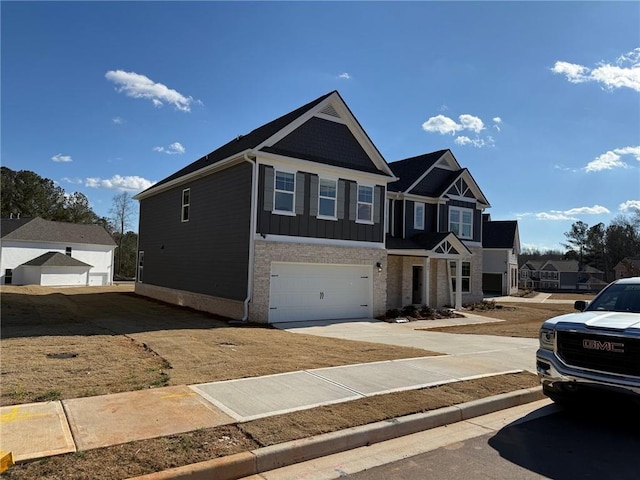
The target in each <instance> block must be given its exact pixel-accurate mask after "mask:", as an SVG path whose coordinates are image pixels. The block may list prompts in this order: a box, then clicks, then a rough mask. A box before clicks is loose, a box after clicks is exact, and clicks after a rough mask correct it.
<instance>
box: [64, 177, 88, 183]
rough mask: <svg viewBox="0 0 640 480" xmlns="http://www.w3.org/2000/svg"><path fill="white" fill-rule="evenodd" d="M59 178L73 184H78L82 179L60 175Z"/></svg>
mask: <svg viewBox="0 0 640 480" xmlns="http://www.w3.org/2000/svg"><path fill="white" fill-rule="evenodd" d="M60 180H62V181H63V182H66V183H71V184H73V185H80V184H82V183H83V181H82V179H81V178H77V177H76V178H69V177H62V178H61V179H60Z"/></svg>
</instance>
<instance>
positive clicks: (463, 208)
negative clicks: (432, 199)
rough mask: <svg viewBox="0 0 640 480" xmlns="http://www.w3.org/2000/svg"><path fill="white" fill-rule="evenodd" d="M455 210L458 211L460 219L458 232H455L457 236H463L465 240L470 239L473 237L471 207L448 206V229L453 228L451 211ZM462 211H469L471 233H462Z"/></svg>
mask: <svg viewBox="0 0 640 480" xmlns="http://www.w3.org/2000/svg"><path fill="white" fill-rule="evenodd" d="M454 211H457V212H459V213H460V221H459V222H458V233H457V234H456V235H457V236H458V237H460V238H464V239H465V240H471V239H473V210H472V209H471V208H465V207H449V230H451V231H453V229H451V213H452V212H454ZM464 212H469V213H470V214H471V235H469V236H468V237H467V236H464V235H462V225H463V223H462V218H463V215H462V214H463V213H464Z"/></svg>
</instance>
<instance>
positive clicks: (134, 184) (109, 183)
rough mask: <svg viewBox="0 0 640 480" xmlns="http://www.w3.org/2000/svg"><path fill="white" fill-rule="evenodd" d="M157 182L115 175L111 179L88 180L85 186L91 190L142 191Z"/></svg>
mask: <svg viewBox="0 0 640 480" xmlns="http://www.w3.org/2000/svg"><path fill="white" fill-rule="evenodd" d="M154 183H156V182H152V181H150V180H147V179H146V178H142V177H137V176H129V177H123V176H121V175H114V176H113V177H111V178H105V179H102V178H97V177H92V178H87V179H86V180H85V183H84V184H85V186H86V187H91V188H107V189H111V190H129V191H142V190H144V189H146V188H149V187H150V186H151V185H153V184H154Z"/></svg>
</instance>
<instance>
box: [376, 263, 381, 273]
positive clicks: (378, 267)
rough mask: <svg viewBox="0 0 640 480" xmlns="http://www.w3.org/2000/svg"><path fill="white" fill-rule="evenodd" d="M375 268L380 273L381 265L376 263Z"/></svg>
mask: <svg viewBox="0 0 640 480" xmlns="http://www.w3.org/2000/svg"><path fill="white" fill-rule="evenodd" d="M376 268H377V269H378V271H379V272H381V271H382V264H381V263H380V262H376Z"/></svg>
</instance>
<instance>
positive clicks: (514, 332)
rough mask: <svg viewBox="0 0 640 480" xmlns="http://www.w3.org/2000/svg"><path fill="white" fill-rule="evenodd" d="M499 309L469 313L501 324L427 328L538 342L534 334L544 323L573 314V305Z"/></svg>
mask: <svg viewBox="0 0 640 480" xmlns="http://www.w3.org/2000/svg"><path fill="white" fill-rule="evenodd" d="M498 306H499V307H500V308H494V309H488V310H473V312H472V313H473V314H474V315H481V316H485V317H489V318H497V319H500V320H505V321H504V322H494V323H478V324H473V325H456V326H452V327H436V328H429V329H428V330H429V331H432V332H447V333H468V334H476V335H498V336H504V337H525V338H538V331H539V329H540V326H541V325H542V323H543V322H544V321H545V320H548V319H550V318H552V317H556V316H558V315H564V314H566V313H574V312H575V310H574V309H573V305H570V304H564V303H524V302H523V303H517V302H509V303H504V304H503V305H498Z"/></svg>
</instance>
